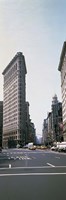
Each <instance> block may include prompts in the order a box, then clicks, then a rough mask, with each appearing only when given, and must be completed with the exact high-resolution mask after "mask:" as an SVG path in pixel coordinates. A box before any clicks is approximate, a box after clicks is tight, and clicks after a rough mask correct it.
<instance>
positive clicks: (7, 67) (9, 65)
mask: <svg viewBox="0 0 66 200" xmlns="http://www.w3.org/2000/svg"><path fill="white" fill-rule="evenodd" d="M19 57H23V61H24V65H25V74H26V73H27V69H26V64H25V58H24V55H23V54H22V52H17V54H16V55H15V56H14V57H13V58H12V60H11V61H10V63H9V64H8V65H7V66H6V68H5V69H4V71H3V72H2V74H3V75H5V73H6V72H7V71H8V69H9V68H10V67H11V65H12V64H13V63H14V62H15V60H16V59H17V58H19Z"/></svg>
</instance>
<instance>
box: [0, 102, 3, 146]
mask: <svg viewBox="0 0 66 200" xmlns="http://www.w3.org/2000/svg"><path fill="white" fill-rule="evenodd" d="M2 134H3V101H0V147H2V136H3V135H2Z"/></svg>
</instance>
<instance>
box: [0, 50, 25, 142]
mask: <svg viewBox="0 0 66 200" xmlns="http://www.w3.org/2000/svg"><path fill="white" fill-rule="evenodd" d="M26 73H27V70H26V64H25V58H24V55H23V54H22V53H21V52H18V53H17V54H16V55H15V56H14V58H13V59H12V60H11V61H10V63H9V64H8V66H7V67H6V68H5V69H4V71H3V76H4V86H3V93H4V100H3V146H8V143H9V141H11V142H12V144H18V143H19V144H24V143H25V136H26V80H25V75H26Z"/></svg>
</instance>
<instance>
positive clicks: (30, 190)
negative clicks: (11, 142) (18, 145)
mask: <svg viewBox="0 0 66 200" xmlns="http://www.w3.org/2000/svg"><path fill="white" fill-rule="evenodd" d="M65 195H66V153H58V152H52V151H50V150H34V151H31V150H28V149H7V150H3V151H2V153H0V199H1V200H17V199H19V200H22V199H24V200H26V199H29V200H34V199H36V200H37V199H38V200H44V199H45V200H49V199H51V200H58V199H60V200H61V199H63V200H64V199H65Z"/></svg>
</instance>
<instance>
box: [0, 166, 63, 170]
mask: <svg viewBox="0 0 66 200" xmlns="http://www.w3.org/2000/svg"><path fill="white" fill-rule="evenodd" d="M51 168H52V167H51V166H34V167H25V166H23V167H11V170H13V169H51ZM55 168H56V169H57V168H66V166H55ZM8 169H9V168H8V167H0V170H8ZM9 170H10V169H9Z"/></svg>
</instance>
